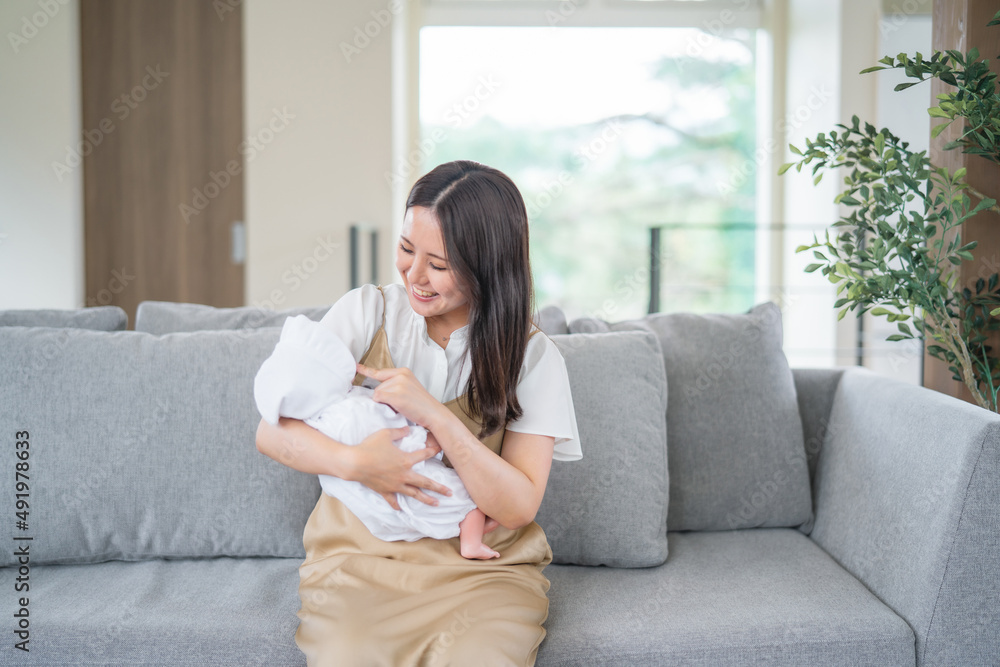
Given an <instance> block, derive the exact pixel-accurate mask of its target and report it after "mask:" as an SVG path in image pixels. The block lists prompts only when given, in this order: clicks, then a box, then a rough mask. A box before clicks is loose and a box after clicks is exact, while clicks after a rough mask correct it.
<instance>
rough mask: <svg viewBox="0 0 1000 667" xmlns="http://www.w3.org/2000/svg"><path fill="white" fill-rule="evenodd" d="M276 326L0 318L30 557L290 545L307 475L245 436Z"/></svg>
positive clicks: (297, 542) (304, 504) (305, 508)
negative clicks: (100, 325) (129, 326)
mask: <svg viewBox="0 0 1000 667" xmlns="http://www.w3.org/2000/svg"><path fill="white" fill-rule="evenodd" d="M277 338H278V330H276V329H260V330H257V331H199V332H190V333H175V334H167V335H164V336H154V335H152V334H148V333H142V332H135V331H118V332H110V333H109V332H100V331H87V330H82V329H54V328H30V327H0V350H2V353H0V378H3V380H2V382H0V405H2V406H3V410H2V411H0V432H3V433H7V434H10V435H9V436H8V437H12V436H13V434H14V433H21V434H24V437H23V438H19V440H21V441H25V442H27V443H28V445H27V446H24V447H23V448H22V449H23V451H26V452H28V454H27V456H26V457H25V458H24V459H23V461H21V462H20V463H24V464H25V465H24V466H23V467H24V473H25V475H26V478H25V479H23V480H20V481H24V483H25V487H24V489H25V491H24V492H26V493H29V494H30V495H29V496H28V497H27V501H28V503H27V504H28V505H29V510H28V511H29V514H28V517H27V518H28V520H27V521H26V522H25V523H26V527H25V528H24V529H23V530H21V531H18V532H19V534H20V535H21V536H31V537H33V538H34V539H33V540H32V547H31V550H32V551H31V553H32V562H33V563H38V564H41V563H78V562H97V561H103V560H139V559H146V558H186V557H200V556H300V555H301V554H302V542H301V538H302V530H303V528H304V526H305V522H306V519H307V518H308V514H309V512H310V510H311V509H312V507H313V505H314V503H315V500H316V498H317V497H318V496H319V483H318V481H317V478H316V477H315V476H311V475H302V474H300V473H298V472H295V471H294V470H292V469H290V468H288V467H286V466H283V465H281V464H280V463H277V462H276V461H273V460H271V459H269V458H267V457H265V456H263V455H261V454H260V453H259V452H257V450H256V446H255V444H254V443H255V431H256V427H257V424H258V423H259V415H257V411H256V407H255V406H254V402H253V377H254V374H255V373H256V371H257V368H258V367H259V366H260V364H261V363H262V362H263V360H264V358H265V357H266V356H267V355H268V354H270V352H271V350H272V349H273V347H274V344H275V343H276V341H277ZM19 451H21V450H19ZM15 482H16V480H15V479H14V475H13V474H9V475H3V476H2V477H0V495H3V496H4V497H6V498H14V493H15ZM13 558H14V556H13V551H12V550H9V549H6V550H4V552H3V554H2V555H0V564H3V565H9V564H11V563H12V562H13V561H12V559H13Z"/></svg>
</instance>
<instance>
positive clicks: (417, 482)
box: [408, 473, 451, 505]
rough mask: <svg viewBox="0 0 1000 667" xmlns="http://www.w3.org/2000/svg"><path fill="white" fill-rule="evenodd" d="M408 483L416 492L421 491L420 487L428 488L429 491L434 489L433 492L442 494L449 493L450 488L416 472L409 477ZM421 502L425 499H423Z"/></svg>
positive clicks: (447, 494)
mask: <svg viewBox="0 0 1000 667" xmlns="http://www.w3.org/2000/svg"><path fill="white" fill-rule="evenodd" d="M408 483H409V484H411V485H412V486H413V487H414V488H415V489H417V492H418V493H421V492H422V491H421V489H428V490H430V491H434V492H435V493H440V494H441V495H442V496H450V495H451V489H449V488H448V487H447V486H445V485H444V484H441V483H439V482H435V481H434V480H433V479H431V478H430V477H424V476H423V475H418V474H417V473H414V474H413V478H412V479H410V480H409V481H408ZM428 497H430V496H428ZM423 502H427V501H426V500H424V501H423ZM434 504H435V505H436V504H437V503H436V502H435V503H434Z"/></svg>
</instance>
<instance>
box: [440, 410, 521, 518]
mask: <svg viewBox="0 0 1000 667" xmlns="http://www.w3.org/2000/svg"><path fill="white" fill-rule="evenodd" d="M429 430H430V431H431V432H432V433H433V434H434V437H435V438H436V439H437V441H438V444H440V445H441V449H442V450H443V451H444V453H445V455H446V456H447V457H448V460H449V461H451V464H452V466H454V468H455V472H457V473H458V476H459V477H460V478H461V479H462V482H463V483H464V484H465V488H466V490H468V492H469V495H470V496H471V497H472V500H473V501H474V502H475V503H476V506H477V507H478V508H479V509H481V510H482V511H483V512H484V513H485V514H486V515H487V516H490V517H493V518H494V519H496V520H497V521H498V522H499V523H500V525H502V526H504V527H505V528H511V529H515V528H520V527H521V526H525V525H527V524H529V523H531V522H532V521H533V520H534V518H535V514H536V513H537V512H538V506H539V504H540V501H541V498H540V494H539V493H538V490H537V489H536V486H535V484H534V483H533V482H532V480H531V479H530V478H529V477H528V476H527V475H526V474H524V473H523V472H521V471H520V470H518V469H517V468H516V467H514V466H513V465H511V464H510V463H508V462H507V461H505V460H504V459H502V458H500V457H499V456H497V455H496V454H494V453H493V452H492V451H490V449H489V447H487V446H486V445H484V444H483V443H482V442H480V441H479V439H478V438H477V437H476V436H475V435H474V434H473V433H471V432H470V431H469V429H468V428H466V426H465V424H463V423H462V422H461V420H460V419H458V418H457V417H456V416H455V415H453V414H452V413H451V412H450V411H449V410H448V409H447V408H445V410H444V412H443V413H441V416H440V418H439V419H437V420H436V421H435V423H434V424H433V425H431V427H430V429H429Z"/></svg>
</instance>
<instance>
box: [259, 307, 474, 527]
mask: <svg viewBox="0 0 1000 667" xmlns="http://www.w3.org/2000/svg"><path fill="white" fill-rule="evenodd" d="M355 374H356V368H355V363H354V357H352V356H351V352H350V350H348V349H347V345H345V344H344V342H343V341H342V340H340V338H338V337H337V335H336V334H334V333H333V332H332V331H330V330H329V329H327V328H326V327H324V326H323V325H321V324H320V323H319V322H313V321H312V320H310V319H309V318H308V317H306V316H305V315H296V316H295V317H289V318H288V319H286V320H285V325H284V326H283V327H282V329H281V338H280V340H279V341H278V344H277V345H276V346H275V348H274V352H272V353H271V356H270V357H268V358H267V359H266V360H265V361H264V363H263V364H262V365H261V367H260V370H258V371H257V376H256V377H255V378H254V387H253V393H254V399H255V400H256V402H257V409H258V410H259V411H260V414H261V416H262V417H263V418H264V419H265V420H266V421H267V422H268V423H270V424H277V423H278V418H279V417H289V418H292V419H301V420H303V421H304V422H305V423H306V424H309V425H310V426H312V427H313V428H316V429H318V430H319V431H320V432H322V433H323V434H325V435H327V436H329V437H331V438H333V439H334V440H336V441H338V442H341V443H343V444H345V445H358V444H361V441H362V440H364V439H365V438H367V437H368V436H369V435H371V434H372V433H374V432H375V431H377V430H379V429H383V428H396V427H401V426H407V425H409V426H410V434H409V435H407V436H406V437H404V438H403V439H401V440H398V441H396V445H397V446H398V447H399V448H400V449H402V450H403V451H406V452H412V451H415V450H417V449H421V448H422V447H424V446H425V442H426V438H427V430H426V429H425V428H424V427H422V426H417V425H415V424H413V423H412V422H409V421H408V420H407V419H406V418H405V417H403V415H401V414H399V413H397V412H396V411H395V410H393V409H392V408H390V407H389V406H388V405H383V404H381V403H376V402H375V401H374V400H373V399H372V397H371V396H372V393H373V392H372V390H371V389H368V388H366V387H355V386H353V382H354V376H355ZM441 456H442V455H441V453H440V452H439V453H438V454H437V456H436V457H434V458H431V459H427V460H426V461H421V462H420V463H417V464H416V465H414V466H413V471H414V472H416V473H418V474H421V475H424V476H425V477H429V478H431V479H433V480H434V481H436V482H439V483H440V484H443V485H444V486H446V487H448V488H449V489H451V492H452V495H450V496H442V495H440V494H437V493H434V492H433V491H427V493H428V494H429V495H431V496H433V497H435V498H436V499H437V500H438V503H439V504H438V505H436V506H434V505H427V504H425V503H422V502H420V501H419V500H417V499H416V498H411V497H410V496H404V495H401V494H398V493H397V494H396V499H397V502H398V503H399V507H400V511H397V510H394V509H393V508H392V507H391V506H390V505H389V503H387V502H386V501H385V499H384V498H383V497H382V496H380V495H379V494H378V493H376V492H375V491H372V490H371V489H369V488H368V487H366V486H364V485H362V484H361V483H360V482H351V481H347V480H343V479H340V478H339V477H332V476H330V475H319V481H320V485H321V486H322V487H323V492H324V493H326V494H328V495H331V496H333V497H334V498H337V499H338V500H340V501H341V502H343V503H344V504H345V505H346V506H347V508H348V509H349V510H351V512H353V513H354V515H355V516H357V517H358V518H359V519H360V520H361V521H362V522H363V523H364V524H365V526H367V527H368V529H369V530H370V531H371V533H372V535H374V536H375V537H378V538H379V539H382V540H386V541H388V542H392V541H397V540H405V541H407V542H412V541H414V540H419V539H420V538H423V537H433V538H435V539H447V538H450V537H456V536H457V535H458V524H459V522H460V521H461V520H462V519H464V518H465V515H466V514H468V513H469V512H470V511H472V510H473V509H474V508H475V506H476V504H475V503H474V502H473V501H472V498H470V497H469V493H468V491H466V489H465V485H464V484H462V480H461V479H459V477H458V473H456V472H455V471H454V470H452V469H451V468H449V467H448V466H446V465H445V464H444V463H443V462H442V461H441Z"/></svg>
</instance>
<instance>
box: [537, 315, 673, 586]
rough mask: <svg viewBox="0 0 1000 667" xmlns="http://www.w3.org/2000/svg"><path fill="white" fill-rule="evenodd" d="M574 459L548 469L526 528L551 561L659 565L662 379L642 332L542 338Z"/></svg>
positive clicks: (654, 345)
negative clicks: (554, 368) (567, 400)
mask: <svg viewBox="0 0 1000 667" xmlns="http://www.w3.org/2000/svg"><path fill="white" fill-rule="evenodd" d="M552 340H553V341H554V342H555V344H556V346H557V347H558V348H559V351H560V352H561V353H562V355H563V358H564V359H565V360H566V371H567V373H568V375H569V380H570V387H571V389H572V392H573V407H574V409H575V411H576V419H577V426H578V427H579V431H580V443H581V447H582V449H583V458H582V459H581V460H579V461H569V462H567V461H553V462H552V470H551V473H550V475H549V482H548V487H547V489H546V491H545V497H544V498H543V500H542V505H541V507H540V508H539V510H538V516H537V517H536V520H537V521H538V524H539V525H540V526H541V527H542V528H543V529H544V530H545V534H546V536H547V537H548V539H549V544H550V545H551V546H552V552H553V562H556V563H577V564H580V565H610V566H614V567H648V566H651V565H659V564H660V563H662V562H663V561H664V560H666V558H667V536H666V518H667V498H668V478H667V449H666V438H667V431H666V424H665V420H664V417H665V414H666V407H667V381H666V376H665V375H664V372H663V354H662V353H661V351H660V345H659V343H658V341H657V339H656V336H655V335H653V334H651V333H648V332H640V331H635V332H631V331H630V332H621V333H615V334H605V335H574V336H570V335H563V336H552Z"/></svg>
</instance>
